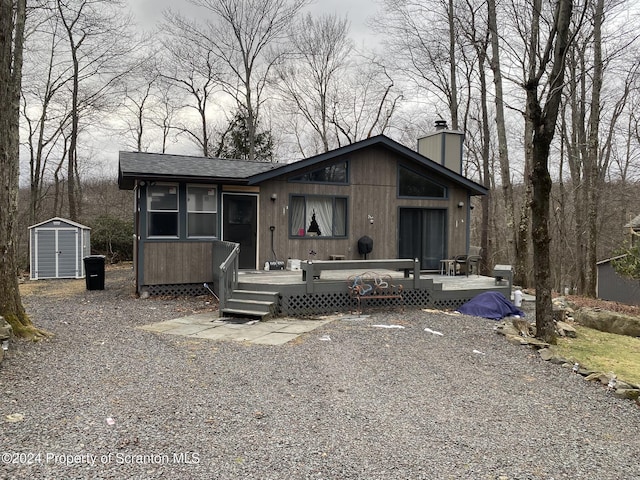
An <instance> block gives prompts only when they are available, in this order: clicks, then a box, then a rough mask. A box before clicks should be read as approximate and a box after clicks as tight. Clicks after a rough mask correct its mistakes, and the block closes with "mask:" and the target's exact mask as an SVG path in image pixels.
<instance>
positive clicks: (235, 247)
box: [218, 242, 240, 311]
mask: <svg viewBox="0 0 640 480" xmlns="http://www.w3.org/2000/svg"><path fill="white" fill-rule="evenodd" d="M220 247H222V248H224V249H226V250H228V252H229V253H228V255H227V258H226V259H225V260H224V261H223V262H222V263H221V264H220V266H219V267H218V268H219V273H218V278H219V282H220V287H219V290H220V292H219V293H220V295H218V298H219V310H220V311H222V309H223V308H225V307H226V304H227V300H228V299H229V296H230V295H231V292H233V291H234V290H235V289H236V288H237V287H238V269H239V265H240V261H239V253H240V244H238V243H232V242H219V243H218V248H220Z"/></svg>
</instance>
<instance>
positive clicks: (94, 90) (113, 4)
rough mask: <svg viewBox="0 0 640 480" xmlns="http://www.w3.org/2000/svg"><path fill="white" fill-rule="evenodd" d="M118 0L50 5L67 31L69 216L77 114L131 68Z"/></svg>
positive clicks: (98, 103)
mask: <svg viewBox="0 0 640 480" xmlns="http://www.w3.org/2000/svg"><path fill="white" fill-rule="evenodd" d="M123 6H124V4H123V3H122V2H121V1H119V0H110V1H108V2H107V1H106V0H68V1H67V0H65V1H63V0H55V9H56V10H57V13H58V15H59V18H60V21H61V22H62V25H63V27H64V30H65V32H66V36H67V40H68V43H67V48H68V53H69V56H70V59H71V69H72V76H71V122H70V132H69V149H68V151H67V152H66V157H67V194H68V199H69V205H68V206H69V217H70V218H71V219H72V220H77V219H78V217H79V215H80V207H81V204H80V198H81V190H80V187H81V185H80V174H79V168H78V162H79V160H78V153H79V135H80V129H81V125H80V119H81V117H83V116H86V115H87V114H88V112H89V111H92V110H93V111H95V110H96V109H100V108H105V107H106V106H107V105H106V102H105V97H106V95H107V94H108V93H109V92H110V90H111V89H112V88H113V87H114V86H115V85H117V83H118V81H119V80H120V78H122V77H123V76H124V75H126V74H127V73H128V71H129V69H130V68H131V67H130V65H129V62H128V61H127V60H128V59H129V55H130V53H131V51H132V50H134V49H135V45H134V44H133V42H132V39H131V35H130V34H129V31H128V26H129V22H130V19H129V18H128V17H126V16H124V15H123V14H122V12H121V8H122V7H123Z"/></svg>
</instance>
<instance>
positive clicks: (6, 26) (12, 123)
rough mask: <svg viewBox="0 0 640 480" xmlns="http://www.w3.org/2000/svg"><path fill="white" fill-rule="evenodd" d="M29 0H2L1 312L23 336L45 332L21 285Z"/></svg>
mask: <svg viewBox="0 0 640 480" xmlns="http://www.w3.org/2000/svg"><path fill="white" fill-rule="evenodd" d="M25 20H26V0H0V112H2V114H1V115H0V210H2V215H0V316H2V317H4V318H5V320H6V321H7V322H9V324H10V325H11V326H12V327H13V333H14V334H15V335H17V336H21V337H32V338H36V337H40V336H42V335H44V332H42V331H40V330H38V329H37V328H35V327H34V326H33V324H32V323H31V320H30V319H29V317H28V316H27V314H26V312H25V310H24V306H23V305H22V300H21V298H20V290H19V288H18V276H17V273H18V272H17V261H16V256H17V246H16V239H17V232H16V225H17V214H18V178H19V170H20V168H19V166H20V164H19V158H20V151H19V150H20V138H19V126H20V90H21V88H22V63H23V49H24V31H25Z"/></svg>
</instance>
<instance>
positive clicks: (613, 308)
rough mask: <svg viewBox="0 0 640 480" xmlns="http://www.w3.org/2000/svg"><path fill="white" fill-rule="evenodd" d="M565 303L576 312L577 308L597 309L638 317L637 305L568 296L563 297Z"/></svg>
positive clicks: (639, 313)
mask: <svg viewBox="0 0 640 480" xmlns="http://www.w3.org/2000/svg"><path fill="white" fill-rule="evenodd" d="M565 298H566V299H567V301H568V302H569V303H570V304H572V305H573V306H574V307H573V308H575V309H576V310H577V309H578V308H584V307H589V308H599V309H601V310H607V311H610V312H618V313H624V314H625V315H634V316H639V317H640V306H638V305H626V304H624V303H618V302H609V301H607V300H598V299H597V298H587V297H577V296H573V295H569V296H568V297H565Z"/></svg>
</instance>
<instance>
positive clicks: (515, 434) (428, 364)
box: [0, 270, 640, 479]
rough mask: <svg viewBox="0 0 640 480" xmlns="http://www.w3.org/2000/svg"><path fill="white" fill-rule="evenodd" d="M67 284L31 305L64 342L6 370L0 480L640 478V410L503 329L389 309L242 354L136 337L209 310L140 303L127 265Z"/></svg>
mask: <svg viewBox="0 0 640 480" xmlns="http://www.w3.org/2000/svg"><path fill="white" fill-rule="evenodd" d="M58 282H60V281H58ZM79 282H80V287H78V284H79ZM62 284H64V282H63V283H62ZM67 284H68V285H71V286H74V288H69V290H70V291H69V292H67V293H66V294H64V295H61V294H57V295H49V294H48V293H49V292H48V289H53V288H54V284H53V283H51V284H46V283H42V284H41V285H43V287H42V288H40V290H38V291H36V292H34V293H31V294H28V295H24V296H23V300H24V303H25V306H26V308H27V310H28V312H29V313H30V315H31V316H32V319H33V320H34V322H35V323H36V325H38V326H39V327H41V328H44V329H47V330H49V331H51V332H53V333H55V337H53V338H52V339H51V340H48V341H44V342H40V343H36V344H34V343H27V342H14V344H13V345H12V349H11V350H10V351H9V353H8V357H7V358H6V359H5V361H4V363H3V364H2V366H0V389H1V392H2V393H1V395H0V413H1V415H2V416H1V418H0V426H1V428H0V445H2V448H1V450H2V463H0V478H12V479H13V478H17V479H23V478H47V479H58V478H60V479H62V478H64V479H76V478H77V479H84V478H117V479H124V478H144V479H147V478H166V479H169V478H170V479H200V478H201V479H218V478H219V479H246V478H256V479H298V478H300V479H305V478H313V479H447V478H455V479H458V478H465V479H560V478H568V479H637V478H640V453H639V452H640V438H639V435H638V432H639V429H640V409H639V408H638V407H637V406H636V405H635V404H634V403H633V402H630V401H626V400H619V399H615V398H612V397H611V396H609V395H607V394H606V393H605V390H604V388H603V387H602V386H601V385H596V384H592V383H588V382H586V381H585V380H584V379H583V378H582V377H581V376H578V375H572V374H571V373H570V370H568V369H565V368H562V367H560V366H557V365H553V364H549V363H545V362H543V361H541V360H540V359H539V358H538V355H537V354H536V353H535V352H534V351H532V350H529V349H527V348H525V347H517V346H514V345H511V344H509V343H507V342H506V341H505V340H504V338H503V337H501V336H499V335H496V334H495V332H494V325H495V324H494V322H493V321H490V320H484V319H480V318H473V317H466V316H451V315H447V314H445V313H431V312H423V311H420V310H408V311H405V312H404V313H403V312H399V311H396V312H393V311H392V312H387V313H375V314H373V315H371V316H370V317H368V318H367V317H363V318H361V319H360V320H340V319H337V320H335V321H333V322H332V323H329V324H327V325H326V326H324V327H321V328H319V329H318V330H315V331H313V332H311V333H308V334H305V335H303V336H301V337H299V338H298V339H297V340H295V341H293V342H290V343H288V344H285V345H281V346H263V345H249V344H243V343H238V342H216V341H210V340H198V339H192V338H188V337H177V336H172V335H166V334H157V333H150V332H145V331H141V330H138V329H136V328H135V327H137V326H140V325H145V324H149V323H152V322H158V321H162V320H168V319H171V318H176V317H180V316H184V315H187V314H190V313H192V312H194V311H197V312H200V311H203V310H206V309H207V308H210V307H209V306H207V305H206V304H205V299H204V298H202V297H201V298H195V299H154V298H152V299H146V300H141V299H136V298H134V297H133V296H132V295H131V290H132V289H131V287H130V272H129V271H128V270H117V271H107V277H106V290H104V291H86V290H85V289H84V288H82V287H83V284H82V281H72V282H67ZM56 285H57V284H56ZM373 325H400V326H402V327H404V328H382V327H374V326H373ZM425 328H430V329H431V330H434V331H436V332H440V333H442V335H437V334H432V333H429V332H427V331H425ZM16 414H17V415H16Z"/></svg>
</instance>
